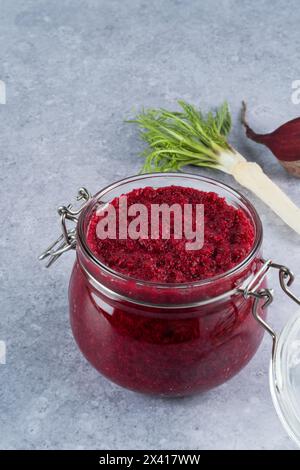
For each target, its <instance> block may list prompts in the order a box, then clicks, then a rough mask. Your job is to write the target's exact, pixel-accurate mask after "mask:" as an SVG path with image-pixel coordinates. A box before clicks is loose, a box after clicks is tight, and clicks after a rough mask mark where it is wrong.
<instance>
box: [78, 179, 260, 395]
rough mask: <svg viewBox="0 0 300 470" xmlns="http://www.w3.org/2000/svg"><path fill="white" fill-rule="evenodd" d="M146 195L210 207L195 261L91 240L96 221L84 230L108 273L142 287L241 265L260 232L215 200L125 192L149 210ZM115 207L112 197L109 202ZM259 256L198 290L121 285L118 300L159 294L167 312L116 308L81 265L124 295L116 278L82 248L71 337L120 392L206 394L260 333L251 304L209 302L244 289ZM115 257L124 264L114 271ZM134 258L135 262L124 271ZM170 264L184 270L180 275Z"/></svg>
mask: <svg viewBox="0 0 300 470" xmlns="http://www.w3.org/2000/svg"><path fill="white" fill-rule="evenodd" d="M162 194H163V195H164V197H163V198H162ZM150 195H151V197H152V198H154V199H155V200H156V202H157V200H159V201H160V200H162V199H163V200H164V202H166V195H168V198H167V199H168V202H170V203H171V202H179V201H181V202H183V201H185V200H188V201H194V202H196V201H197V202H198V201H201V202H206V217H207V219H208V223H207V224H206V236H207V241H206V244H205V245H204V248H203V250H201V251H200V252H199V253H195V252H194V253H193V252H186V251H183V249H182V247H181V250H180V251H179V252H178V254H176V252H175V250H174V249H173V247H172V243H171V242H165V241H154V243H153V246H155V247H156V246H157V245H158V246H160V247H162V246H163V247H164V249H161V250H158V249H151V243H152V242H151V240H150V241H149V242H148V243H144V244H143V243H142V244H141V243H139V241H136V242H135V241H133V242H132V241H130V246H131V244H133V248H134V249H133V250H132V249H131V251H130V250H129V249H128V245H127V244H126V242H125V243H124V242H123V241H118V240H112V243H110V242H109V241H106V242H105V243H104V242H99V241H98V240H96V239H95V224H96V223H97V217H98V216H97V215H96V214H95V213H94V214H93V216H92V219H91V220H90V223H89V224H88V222H89V221H87V225H86V226H88V227H89V230H88V244H89V246H90V247H91V248H92V250H93V252H94V253H95V255H96V256H97V257H98V258H100V259H101V261H103V262H105V263H106V264H107V265H109V266H110V267H112V268H113V269H115V270H118V271H121V272H123V273H126V274H128V275H129V276H139V277H140V278H143V279H145V278H147V279H149V278H150V279H151V280H160V281H161V280H164V279H166V280H170V279H172V280H173V279H176V280H179V281H180V282H181V281H183V280H188V279H192V280H195V279H196V278H197V277H198V278H200V277H201V278H202V277H205V276H212V275H213V274H215V273H219V272H222V271H223V272H224V271H226V270H228V269H230V268H231V267H232V266H234V265H235V264H236V263H239V262H240V261H242V260H243V258H245V257H246V256H247V254H248V253H249V251H250V250H251V247H252V245H253V238H254V231H255V232H256V229H255V230H254V228H253V226H252V223H250V221H249V219H248V217H247V216H246V213H244V212H243V211H242V210H236V209H234V208H233V207H230V206H228V205H227V204H226V202H225V201H224V199H221V198H220V197H218V196H217V195H216V194H214V193H204V192H201V191H197V190H193V189H189V188H183V187H174V186H173V187H167V188H162V189H159V190H154V189H152V188H145V189H143V190H135V191H132V192H131V193H130V199H131V201H132V202H136V201H137V200H138V201H139V202H140V201H144V202H147V201H149V199H150V200H151V198H150ZM117 201H118V200H117V199H115V200H114V203H115V204H117ZM217 221H218V224H217ZM253 224H254V223H253ZM165 246H166V247H168V249H166V248H165ZM134 250H138V253H139V255H138V256H134ZM111 256H114V257H113V258H112V257H111ZM197 256H200V257H201V256H202V257H203V258H200V259H201V260H202V262H201V263H199V267H196V271H194V270H193V268H194V264H193V261H195V259H196V260H198V258H197ZM261 256H262V253H261V251H260V250H257V252H255V253H254V254H253V256H252V257H251V260H250V261H249V263H248V264H247V266H245V267H243V268H241V269H240V270H239V271H238V272H236V273H232V275H230V276H226V275H224V278H223V277H222V276H221V277H220V278H218V280H212V281H209V285H207V284H204V285H203V286H202V287H195V288H192V287H188V286H185V287H184V289H181V288H180V284H179V285H175V286H173V285H172V284H169V285H166V287H164V289H161V288H160V287H159V285H158V286H156V284H153V285H152V286H151V283H149V284H148V285H147V283H146V282H145V283H143V284H142V285H141V286H140V285H139V282H138V281H137V282H135V281H133V280H132V279H131V278H129V279H128V280H125V281H122V286H123V287H122V292H123V293H124V294H125V295H126V296H127V297H129V298H132V299H133V300H134V299H135V298H136V297H137V296H138V298H139V299H140V300H142V301H143V300H144V301H146V302H153V303H154V304H158V303H160V299H161V296H162V295H163V297H164V300H163V303H167V305H168V306H169V307H170V308H169V309H168V310H167V309H163V308H159V307H155V306H153V307H151V305H150V306H144V305H142V304H140V305H138V304H136V305H135V304H134V302H133V303H131V302H128V301H126V300H113V299H112V298H110V296H109V295H106V294H104V293H101V292H100V291H99V290H97V288H95V287H94V285H93V284H91V283H90V282H89V280H88V277H87V275H86V273H85V271H84V270H83V269H82V267H81V264H82V265H84V266H85V268H86V269H87V271H88V272H90V273H92V275H93V276H94V277H95V278H96V279H97V280H98V281H99V282H100V283H101V284H102V283H103V282H104V285H105V283H109V287H110V288H111V289H112V290H115V291H116V292H118V290H119V289H120V288H121V287H120V285H119V280H118V281H115V280H114V276H113V275H112V276H111V279H110V276H109V274H108V275H106V274H105V276H103V271H102V269H101V268H100V267H95V266H94V263H93V262H92V261H91V260H90V258H89V257H86V255H85V253H84V252H83V251H82V250H81V249H79V250H78V258H77V261H76V262H75V265H74V269H73V273H72V277H71V281H70V287H69V301H70V319H71V325H72V330H73V334H74V337H75V339H76V341H77V343H78V345H79V347H80V349H81V351H82V352H83V354H84V355H85V357H86V358H87V359H88V360H89V361H90V363H91V364H93V366H94V367H95V368H96V369H97V370H98V371H99V372H100V373H102V374H104V375H105V376H106V377H107V378H109V379H110V380H112V381H114V382H116V383H117V384H119V385H122V386H123V387H127V388H129V389H131V390H135V391H139V392H143V393H151V394H157V395H162V396H183V395H190V394H194V393H197V392H201V391H205V390H209V389H211V388H212V387H215V386H217V385H219V384H221V383H223V382H225V381H226V380H228V379H230V378H231V377H232V376H234V375H235V374H236V373H238V372H239V371H240V370H241V369H242V368H243V367H244V366H245V365H246V364H247V362H248V361H249V360H250V359H251V358H252V356H253V355H254V354H255V352H256V350H257V348H258V346H259V344H260V342H261V340H262V336H263V328H261V326H260V325H259V324H258V322H257V321H256V320H255V319H254V317H253V315H252V305H253V300H252V299H251V298H248V299H245V298H244V297H243V296H242V295H241V294H236V295H234V294H232V295H229V296H226V298H224V299H223V300H222V301H220V300H219V301H213V297H214V296H216V295H218V294H220V293H224V292H227V291H228V290H230V289H232V288H233V287H234V286H236V285H240V284H241V282H242V281H243V280H245V279H246V277H248V276H249V275H250V272H257V271H258V269H259V268H260V266H261V261H260V258H261ZM166 257H168V258H166ZM121 259H122V262H124V265H123V264H122V263H121V265H120V261H121ZM131 259H133V260H134V263H130V261H131ZM159 259H164V260H166V259H167V263H168V270H170V269H171V272H172V275H170V274H169V273H168V272H167V270H166V268H165V267H164V266H163V265H162V266H158V264H157V263H158V262H159ZM146 260H147V264H146ZM140 261H141V262H140ZM206 262H207V264H205V263H206ZM185 264H187V265H188V266H185ZM176 266H177V267H179V266H180V267H181V268H182V271H181V272H179V277H178V275H177V273H176V268H175V267H176ZM149 273H150V274H149ZM227 278H228V279H227ZM120 282H121V281H120ZM150 286H151V287H150ZM191 286H192V284H191ZM161 290H162V291H163V292H162V291H161ZM179 291H180V292H179ZM141 296H143V297H141ZM203 298H204V299H206V298H210V299H211V300H212V302H211V303H208V304H206V305H202V306H192V307H188V308H186V307H184V306H182V307H180V303H182V302H184V303H190V302H194V301H199V300H202V299H203ZM176 303H177V307H178V308H176V309H173V307H172V305H174V304H175V305H176ZM259 314H260V315H261V316H262V317H263V318H265V310H264V311H261V310H260V311H259Z"/></svg>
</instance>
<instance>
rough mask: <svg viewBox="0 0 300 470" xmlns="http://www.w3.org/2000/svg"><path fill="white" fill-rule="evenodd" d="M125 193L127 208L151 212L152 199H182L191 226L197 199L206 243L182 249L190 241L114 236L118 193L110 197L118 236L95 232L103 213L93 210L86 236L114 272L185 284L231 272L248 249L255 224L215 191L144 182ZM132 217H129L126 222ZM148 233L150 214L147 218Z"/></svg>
mask: <svg viewBox="0 0 300 470" xmlns="http://www.w3.org/2000/svg"><path fill="white" fill-rule="evenodd" d="M126 196H127V204H128V208H129V207H130V205H132V204H137V203H139V204H144V205H145V206H146V207H147V208H148V209H149V213H150V205H151V204H163V203H165V204H168V205H169V206H171V205H172V204H175V203H176V204H180V206H181V207H182V210H183V208H184V204H191V205H192V206H193V225H194V226H195V217H196V215H195V214H196V212H195V208H196V204H203V205H204V222H205V231H204V246H203V247H202V248H201V249H200V250H186V243H187V242H188V240H187V239H186V237H185V236H183V238H182V239H181V240H176V239H175V238H174V233H172V232H171V237H170V239H168V240H165V239H163V238H162V237H161V224H160V238H159V239H158V240H153V239H151V238H149V239H145V238H141V237H140V238H139V239H137V240H132V239H130V238H128V239H126V240H121V239H119V238H118V223H119V220H118V210H117V209H118V207H119V201H120V199H119V198H115V199H114V200H113V201H112V203H111V204H112V205H113V206H114V207H115V208H116V215H117V238H116V239H110V238H106V239H104V240H101V239H99V238H98V237H97V233H96V228H97V224H98V222H99V221H100V219H101V218H102V217H104V212H102V214H101V213H99V211H98V212H97V211H95V212H94V213H93V215H92V217H91V220H90V223H89V228H88V235H87V241H88V245H89V247H90V249H91V250H92V252H93V253H94V254H95V255H96V256H97V258H98V259H99V260H100V261H102V262H103V263H104V264H105V265H107V266H108V267H110V268H111V269H113V270H114V271H117V272H120V273H123V274H126V275H128V276H130V277H133V278H136V279H141V280H146V281H152V282H160V283H184V282H192V281H197V280H202V279H209V278H212V277H214V276H216V275H218V274H222V273H225V272H226V271H229V270H230V269H232V268H233V267H235V266H236V265H238V264H239V263H240V262H242V261H243V260H244V259H245V258H246V257H247V255H248V254H249V252H250V250H251V248H252V246H253V242H254V236H255V233H254V227H253V224H252V223H251V221H250V220H249V218H248V216H247V215H246V213H245V212H244V211H243V210H241V209H236V208H235V207H233V206H230V205H229V204H228V203H227V202H226V200H225V198H221V197H220V196H218V195H217V194H215V193H213V192H205V191H199V190H197V189H194V188H187V187H182V186H168V187H162V188H158V189H154V188H152V187H146V188H141V189H134V190H132V191H131V192H129V193H128V194H126ZM132 219H133V217H130V216H128V224H129V223H130V221H131V220H132ZM148 225H149V233H150V217H149V220H148Z"/></svg>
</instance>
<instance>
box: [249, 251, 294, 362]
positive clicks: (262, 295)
mask: <svg viewBox="0 0 300 470" xmlns="http://www.w3.org/2000/svg"><path fill="white" fill-rule="evenodd" d="M271 268H273V269H277V270H278V271H279V283H280V286H281V288H282V290H283V291H284V292H285V293H286V294H287V295H288V296H289V297H290V298H291V299H292V300H293V301H294V302H296V303H297V304H298V305H300V298H298V297H296V296H295V294H293V293H292V292H291V290H290V289H289V288H290V286H291V285H292V284H293V282H294V280H295V276H294V274H293V273H292V272H291V271H290V269H289V268H287V267H286V266H283V265H281V264H277V263H273V261H272V260H270V259H269V260H267V261H264V260H263V265H262V267H261V269H260V270H259V271H258V272H257V273H256V274H255V276H254V277H253V278H252V279H251V281H250V282H249V283H248V284H247V286H246V287H245V288H244V289H242V294H243V296H244V297H245V299H247V298H248V297H254V302H253V309H252V313H253V316H254V318H255V319H256V320H257V321H258V322H259V323H260V324H261V326H262V327H263V328H264V329H265V330H266V331H267V332H268V333H269V334H270V335H271V337H272V341H273V346H272V358H273V359H274V356H275V353H276V346H277V341H278V337H277V334H276V333H275V331H274V330H273V328H272V327H271V326H270V325H269V324H268V323H267V322H266V321H265V320H264V319H263V318H262V317H261V316H260V315H259V313H258V307H259V304H260V301H263V302H264V303H263V304H262V307H261V308H262V309H264V308H266V307H267V306H268V305H270V304H271V303H272V302H273V300H274V297H273V289H268V288H264V289H260V286H261V284H262V282H263V280H264V279H265V277H266V275H267V274H268V272H269V270H270V269H271Z"/></svg>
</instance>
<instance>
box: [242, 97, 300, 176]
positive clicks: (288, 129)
mask: <svg viewBox="0 0 300 470" xmlns="http://www.w3.org/2000/svg"><path fill="white" fill-rule="evenodd" d="M242 105H243V107H242V116H241V121H242V124H243V126H244V127H245V130H246V135H247V137H248V138H249V139H251V140H254V142H257V143H259V144H263V145H265V146H266V147H268V149H269V150H271V152H272V153H273V154H274V155H275V157H276V158H277V159H278V160H279V162H280V163H281V165H282V166H283V167H284V168H285V169H286V170H287V171H288V172H289V173H290V174H292V175H293V176H297V177H298V178H300V118H296V119H292V120H291V121H288V122H286V123H285V124H283V125H282V126H280V127H278V129H276V130H275V131H273V132H270V133H269V134H257V133H256V132H254V131H253V130H252V129H251V127H250V126H249V124H248V122H247V120H246V109H247V108H246V103H245V102H244V101H243V103H242Z"/></svg>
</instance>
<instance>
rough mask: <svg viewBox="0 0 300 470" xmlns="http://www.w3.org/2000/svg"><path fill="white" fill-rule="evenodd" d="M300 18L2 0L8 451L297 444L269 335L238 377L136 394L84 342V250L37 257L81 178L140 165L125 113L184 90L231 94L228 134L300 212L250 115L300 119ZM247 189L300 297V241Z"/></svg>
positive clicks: (256, 8)
mask: <svg viewBox="0 0 300 470" xmlns="http://www.w3.org/2000/svg"><path fill="white" fill-rule="evenodd" d="M299 21H300V12H299V2H298V1H297V0H294V1H290V2H286V1H279V0H276V1H274V0H268V1H261V0H260V1H256V2H254V1H234V0H227V1H226V0H223V1H202V0H201V1H196V0H195V1H192V0H187V1H180V0H173V1H172V0H165V1H158V0H154V1H151V2H149V1H146V0H145V1H139V0H126V1H116V0H114V1H113V0H112V1H101V0H99V1H96V0H86V1H80V0H74V1H62V0H52V1H33V0H26V1H22V0H0V56H1V60H0V79H1V80H4V81H5V83H6V86H7V104H6V105H0V119H1V121H0V122H1V125H0V158H1V170H0V178H1V190H2V193H1V198H0V213H1V245H0V246H1V253H0V259H1V264H0V276H1V278H0V279H1V282H0V290H1V304H0V312H1V316H0V340H5V341H6V343H7V364H6V365H0V448H4V449H15V448H25V449H30V448H42V449H48V448H63V449H66V448H72V449H73V448H74V449H92V448H95V449H126V448H128V449H134V448H146V449H154V448H156V449H165V448H169V449H176V448H180V449H181V448H182V449H198V448H199V449H217V448H220V449H229V448H233V449H247V448H250V449H292V448H294V445H293V443H292V442H291V441H290V440H289V438H288V437H287V436H286V434H285V432H284V430H283V428H282V427H281V424H280V423H279V421H278V418H277V416H276V414H275V411H274V408H273V405H272V403H271V398H270V394H269V388H268V365H269V360H270V353H271V342H270V339H269V338H268V337H265V339H264V343H263V345H262V346H261V348H260V349H259V351H258V353H257V355H256V356H255V358H254V359H253V360H252V361H251V363H250V364H249V365H248V366H247V367H246V368H245V369H244V370H243V371H242V372H241V373H240V374H239V375H238V376H237V377H235V378H234V379H232V380H231V381H230V382H228V383H226V384H224V385H223V386H221V387H219V388H217V389H215V390H212V391H211V392H209V393H206V394H204V395H200V396H196V397H193V398H185V399H177V400H163V399H157V398H151V397H147V396H142V395H138V394H135V393H132V392H129V391H126V390H123V389H121V388H119V387H118V386H115V385H113V384H112V383H110V382H108V381H107V380H105V379H104V378H102V377H101V376H100V375H99V374H98V373H97V372H96V371H95V370H94V369H93V368H92V367H90V366H89V364H88V363H87V362H86V360H85V359H84V358H83V357H82V355H81V354H80V352H79V351H78V349H77V347H76V345H75V342H74V340H73V338H72V335H71V332H70V327H69V321H68V313H67V309H68V306H67V285H68V278H69V275H70V270H71V266H72V262H73V259H74V254H73V253H72V254H68V255H65V256H64V257H63V258H62V259H61V260H60V261H59V262H57V264H56V265H55V266H54V267H53V268H52V269H51V270H46V269H44V267H43V266H42V264H39V263H38V262H37V255H38V254H39V252H41V251H42V250H43V249H44V248H45V247H46V246H47V245H48V244H49V242H50V241H51V240H52V239H54V237H56V236H57V234H58V230H59V227H58V220H57V216H56V214H55V209H56V207H57V206H58V205H59V204H61V203H68V202H70V200H72V198H73V195H75V193H76V191H77V189H78V188H79V187H80V186H81V185H86V186H87V187H88V188H89V189H90V191H92V192H95V191H96V190H98V189H100V188H101V187H103V185H107V184H108V183H110V182H113V181H115V180H118V179H120V178H122V177H126V176H128V175H130V174H134V173H137V172H138V171H139V169H140V165H141V162H140V161H139V159H138V157H137V154H138V151H140V149H141V144H140V142H139V139H138V135H137V132H136V129H135V128H134V127H133V126H129V125H128V124H124V123H123V120H124V118H127V117H129V116H132V110H133V109H134V108H135V109H139V108H140V107H141V106H142V105H143V106H146V107H147V106H168V107H171V108H172V107H174V106H175V105H176V99H178V98H183V99H186V100H189V101H191V102H193V103H195V104H197V105H199V106H201V107H202V108H203V109H205V110H207V109H209V108H210V107H212V106H216V105H218V104H220V103H221V102H222V101H223V100H224V99H227V100H228V101H229V102H230V105H231V110H232V113H233V118H234V131H233V133H232V136H231V142H232V143H233V144H234V145H235V146H236V147H237V148H238V149H239V150H240V152H241V153H243V154H244V155H245V156H246V157H247V158H248V159H252V160H256V161H257V162H259V163H260V164H261V165H262V166H263V167H264V169H265V171H266V172H267V173H268V175H270V176H271V177H272V178H273V179H274V181H276V182H277V183H278V184H279V185H280V186H281V187H282V188H283V189H284V190H286V192H287V193H288V194H289V195H290V196H291V197H292V198H293V200H294V201H295V202H296V203H297V204H298V205H300V194H299V185H300V181H299V180H297V179H296V178H292V177H289V176H287V174H286V173H285V172H284V170H283V169H281V167H280V166H279V164H278V163H277V162H276V160H275V159H274V158H273V156H272V154H271V153H270V152H269V151H268V150H267V149H265V148H263V147H261V146H258V145H256V144H254V143H252V142H247V141H246V138H245V136H244V133H243V131H242V129H241V126H240V124H239V122H238V112H239V109H240V102H241V100H242V99H244V98H245V99H247V101H248V103H249V119H251V123H252V124H253V126H254V127H256V128H257V129H259V130H261V131H268V130H272V129H274V128H275V127H277V126H278V125H279V124H281V123H283V122H284V121H286V120H287V119H290V118H292V117H295V116H298V115H300V105H298V106H296V105H293V104H292V102H291V93H292V88H291V86H292V81H293V80H296V79H300V76H299V61H300V33H299ZM196 171H197V170H196ZM199 172H200V171H199ZM201 172H202V173H206V174H209V172H205V171H201ZM214 175H215V176H216V177H218V178H219V179H221V180H223V181H225V182H228V183H230V184H232V185H233V186H235V187H238V186H237V184H235V183H234V182H233V180H232V179H231V178H230V177H229V176H225V175H223V174H216V173H214ZM238 189H241V188H238ZM243 192H244V193H245V194H246V195H247V196H249V198H250V199H251V201H253V202H254V204H255V206H256V208H257V210H258V211H259V213H260V215H261V218H262V220H263V223H264V227H265V241H264V247H265V256H268V257H273V258H274V259H276V260H277V261H279V262H282V263H285V264H287V265H288V266H290V267H291V268H292V269H293V270H294V271H295V273H296V274H297V275H298V278H297V281H296V284H295V289H296V290H297V289H298V292H299V290H300V268H299V261H300V255H299V241H300V239H299V236H298V235H296V234H295V233H293V232H292V231H291V230H289V229H288V228H287V227H286V226H284V225H283V224H282V222H281V221H280V220H279V219H278V218H277V217H276V216H275V215H274V214H273V213H272V212H271V211H270V210H269V209H268V208H267V207H266V206H265V205H264V204H263V203H262V202H261V201H259V200H257V199H256V198H255V197H254V196H252V195H251V194H250V193H249V192H247V191H245V190H243ZM271 278H272V276H271ZM271 283H273V284H274V285H276V287H277V280H276V279H275V277H274V276H273V278H272V280H271ZM276 294H277V298H276V302H275V303H274V305H273V307H272V309H271V312H270V319H271V321H272V323H273V325H274V326H275V327H276V329H277V330H279V329H280V328H281V327H282V326H283V324H284V323H285V321H286V320H287V318H288V317H289V316H290V315H291V314H292V313H293V312H294V311H295V307H294V306H293V305H292V304H291V303H290V302H289V301H288V300H287V299H286V298H284V296H283V295H282V294H281V293H280V291H279V288H278V287H277V288H276Z"/></svg>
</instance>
